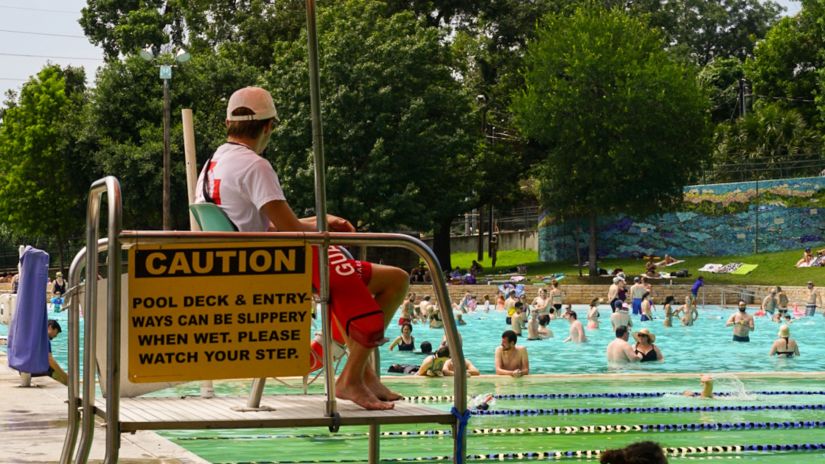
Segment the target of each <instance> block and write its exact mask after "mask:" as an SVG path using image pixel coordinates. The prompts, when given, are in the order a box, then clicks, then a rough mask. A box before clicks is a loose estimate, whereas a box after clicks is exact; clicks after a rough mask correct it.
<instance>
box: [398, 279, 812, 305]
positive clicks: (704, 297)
mask: <svg viewBox="0 0 825 464" xmlns="http://www.w3.org/2000/svg"><path fill="white" fill-rule="evenodd" d="M692 284H693V283H692V282H691V284H674V285H670V284H667V283H661V284H657V283H654V284H653V297H654V301H655V302H662V301H664V299H665V297H666V296H668V295H673V296H674V297H675V298H676V301H678V302H680V303H681V302H683V301H684V300H685V295H687V294H688V293H689V292H690V287H691V286H692ZM609 286H610V285H609V284H607V283H605V284H604V285H564V284H563V283H562V284H560V286H559V287H560V288H561V289H562V290H563V291H564V293H565V299H564V302H565V303H571V304H588V303H590V301H591V300H592V299H593V298H596V297H602V298H607V289H608V287H609ZM447 288H448V289H449V292H450V299H451V300H452V301H456V302H458V301H461V299H462V298H463V297H464V294H465V293H466V292H470V293H472V294H473V295H475V296H476V297H478V298H481V297H482V296H483V295H490V300H491V301H492V302H494V296H495V294H496V292H497V291H498V286H497V285H450V286H448V287H447ZM540 288H546V287H539V286H535V285H527V286H526V287H525V290H526V291H527V296H528V299H529V300H531V301H532V299H533V298H534V297H535V296H536V295H537V294H538V290H539V289H540ZM770 288H771V287H770V286H767V285H745V286H721V285H705V286H704V287H702V288H701V289H700V291H699V298H698V300H699V304H700V305H701V304H709V305H722V304H724V305H734V304H736V303H737V302H738V300H739V298H741V297H742V295H741V294H742V293H743V292H744V293H745V294H746V295H745V296H744V299H745V301H747V302H748V304H754V305H758V304H759V303H761V302H762V298H764V297H765V296H766V295H767V294H768V292H769V291H770ZM782 289H783V290H784V291H785V293H786V294H787V295H788V298H789V299H790V301H791V307H793V304H794V303H797V304H798V305H799V307H800V310H802V309H804V295H805V290H806V288H805V287H783V288H782ZM410 291H412V292H415V294H416V295H418V297H419V299H420V297H422V296H424V295H432V296H435V291H434V290H433V287H432V286H430V285H412V286H411V287H410ZM820 291H823V290H822V289H820ZM605 304H606V302H605ZM820 310H822V308H820Z"/></svg>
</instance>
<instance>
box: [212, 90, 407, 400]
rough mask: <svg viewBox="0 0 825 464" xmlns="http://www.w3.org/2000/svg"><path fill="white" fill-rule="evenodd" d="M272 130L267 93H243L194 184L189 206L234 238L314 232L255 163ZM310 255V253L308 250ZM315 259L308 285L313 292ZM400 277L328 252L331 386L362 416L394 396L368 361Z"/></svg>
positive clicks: (338, 222) (398, 292)
mask: <svg viewBox="0 0 825 464" xmlns="http://www.w3.org/2000/svg"><path fill="white" fill-rule="evenodd" d="M277 122H278V114H277V111H276V110H275V104H274V103H273V101H272V96H271V95H270V94H269V92H268V91H266V90H264V89H261V88H258V87H246V88H243V89H240V90H238V91H236V92H235V93H233V94H232V97H231V98H230V99H229V104H228V105H227V109H226V128H227V141H226V143H225V144H223V145H221V146H220V147H218V149H217V150H216V151H215V154H214V155H213V156H212V157H211V158H210V159H209V160H208V161H207V163H206V165H205V166H204V169H203V170H202V171H201V173H200V176H199V177H198V185H197V187H196V192H197V198H196V202H197V203H204V202H210V203H215V204H216V205H218V206H220V208H221V209H222V210H223V211H224V213H226V215H227V217H228V218H229V220H230V221H232V223H233V224H234V225H235V228H236V229H237V230H238V231H241V232H266V231H284V232H286V231H307V232H315V231H317V226H316V220H315V218H314V217H309V218H303V219H299V218H297V217H296V216H295V213H294V212H293V211H292V208H290V206H289V203H287V201H286V197H285V196H284V193H283V190H282V189H281V185H280V182H279V181H278V176H277V174H276V173H275V170H274V169H273V168H272V165H271V164H270V163H269V161H267V160H266V159H265V158H263V157H261V156H260V154H261V153H263V151H264V149H265V148H266V146H267V144H268V143H269V139H270V136H271V135H272V132H273V130H274V128H275V124H277ZM327 222H328V224H329V229H330V230H331V231H337V232H355V228H354V227H353V226H352V224H350V223H349V221H347V220H345V219H342V218H340V217H337V216H333V215H327ZM316 252H317V250H316ZM317 263H318V261H317V259H316V260H315V265H314V271H315V272H314V277H313V281H314V283H315V285H316V286H317V284H318V280H317V266H318V264H317ZM408 282H409V276H408V275H407V273H406V272H405V271H403V270H401V269H398V268H395V267H391V266H384V265H380V264H372V263H369V262H364V261H356V260H351V259H347V258H346V257H345V256H343V255H342V254H341V253H340V251H338V250H337V248H335V247H330V309H331V311H332V314H333V316H334V317H333V320H334V321H335V324H336V325H337V331H338V332H339V334H347V337H346V343H347V347H348V349H349V357H348V359H347V364H346V365H345V366H344V369H343V371H342V372H341V375H340V376H339V377H338V380H337V381H336V384H335V393H336V396H337V397H338V398H341V399H347V400H351V401H353V402H355V403H356V404H358V405H360V406H362V407H364V408H365V409H392V408H393V406H394V405H393V403H391V401H395V400H398V399H400V398H401V395H399V394H397V393H395V392H392V391H390V390H389V389H388V388H387V387H385V386H384V385H383V384H382V383H381V382H380V380H379V378H378V376H377V375H376V373H375V371H374V370H373V368H372V367H371V366H369V363H368V360H369V355H370V352H371V351H372V349H374V348H375V347H376V346H378V345H379V344H380V343H383V341H385V340H386V339H385V337H384V330H385V329H386V327H387V325H389V322H390V319H391V318H392V316H393V314H394V313H395V310H396V309H397V308H398V306H399V305H400V304H401V302H402V301H403V299H404V295H405V294H406V292H407V287H408Z"/></svg>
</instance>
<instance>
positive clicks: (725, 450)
mask: <svg viewBox="0 0 825 464" xmlns="http://www.w3.org/2000/svg"><path fill="white" fill-rule="evenodd" d="M663 449H664V451H665V454H666V455H667V456H680V457H681V456H690V455H701V454H734V455H736V454H747V453H773V452H776V451H802V452H804V451H817V450H825V443H790V444H747V445H724V446H680V447H667V448H663ZM603 452H604V451H603V450H598V449H597V450H569V451H522V452H510V453H488V454H470V455H468V456H467V460H468V461H508V460H516V459H517V460H520V461H523V460H553V459H555V460H561V459H581V458H584V457H590V458H596V457H599V456H600V455H601V454H602V453H603ZM450 459H452V457H451V456H418V457H400V458H381V461H382V462H449V461H450ZM355 462H364V461H363V459H318V460H303V461H231V462H222V463H220V462H219V463H216V464H310V463H355Z"/></svg>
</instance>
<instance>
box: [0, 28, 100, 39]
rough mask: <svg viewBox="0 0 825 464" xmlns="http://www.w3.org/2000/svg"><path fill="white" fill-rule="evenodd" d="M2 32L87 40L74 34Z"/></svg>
mask: <svg viewBox="0 0 825 464" xmlns="http://www.w3.org/2000/svg"><path fill="white" fill-rule="evenodd" d="M0 32H8V33H11V34H29V35H45V36H49V37H67V38H70V39H85V38H86V36H85V35H72V34H52V33H50V32H29V31H14V30H11V29H0Z"/></svg>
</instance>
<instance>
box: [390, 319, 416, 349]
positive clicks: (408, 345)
mask: <svg viewBox="0 0 825 464" xmlns="http://www.w3.org/2000/svg"><path fill="white" fill-rule="evenodd" d="M396 346H397V347H398V351H415V337H413V336H412V324H410V323H409V322H405V323H404V324H403V325H402V326H401V335H399V336H398V337H397V338H396V339H395V340H393V341H392V343H390V351H392V350H393V348H395V347H396Z"/></svg>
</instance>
